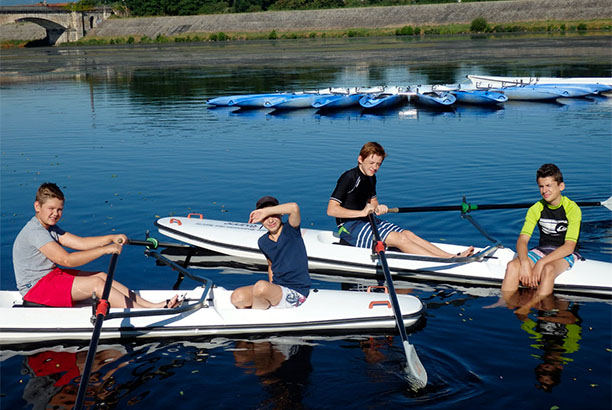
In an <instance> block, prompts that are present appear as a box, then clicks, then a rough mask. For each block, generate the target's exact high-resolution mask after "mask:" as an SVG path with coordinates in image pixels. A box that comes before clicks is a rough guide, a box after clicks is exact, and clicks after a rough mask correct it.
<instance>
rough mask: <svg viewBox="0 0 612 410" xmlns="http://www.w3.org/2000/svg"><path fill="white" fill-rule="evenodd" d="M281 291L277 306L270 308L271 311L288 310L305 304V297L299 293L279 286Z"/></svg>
mask: <svg viewBox="0 0 612 410" xmlns="http://www.w3.org/2000/svg"><path fill="white" fill-rule="evenodd" d="M279 286H280V287H281V289H282V290H283V296H282V297H281V300H280V302H278V305H274V306H272V309H288V308H294V307H298V306H300V305H301V304H302V303H304V302H306V296H304V295H302V294H301V293H299V292H296V291H295V290H293V289H289V288H287V287H285V286H281V285H279Z"/></svg>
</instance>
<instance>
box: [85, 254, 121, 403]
mask: <svg viewBox="0 0 612 410" xmlns="http://www.w3.org/2000/svg"><path fill="white" fill-rule="evenodd" d="M118 257H119V255H118V254H116V253H113V254H112V256H111V260H110V265H109V267H108V274H107V276H106V282H105V283H104V290H103V291H102V298H101V299H100V300H99V303H98V307H97V308H96V323H95V324H94V330H93V332H92V334H91V341H90V342H89V350H88V351H87V358H86V359H85V367H84V368H83V375H82V376H81V383H80V384H79V391H78V393H77V398H76V401H75V403H74V408H75V409H77V410H80V409H81V408H83V401H84V400H85V393H86V392H87V385H88V384H89V375H90V373H91V366H92V364H93V360H94V357H95V356H96V349H97V348H98V340H99V339H100V332H101V330H102V323H103V322H104V316H106V314H107V313H108V309H109V307H110V305H109V304H108V296H109V295H110V290H111V287H112V284H113V276H114V275H115V267H116V266H117V258H118Z"/></svg>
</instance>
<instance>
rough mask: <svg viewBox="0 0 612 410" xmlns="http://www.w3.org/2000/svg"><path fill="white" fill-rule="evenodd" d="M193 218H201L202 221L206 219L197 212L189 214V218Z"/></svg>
mask: <svg viewBox="0 0 612 410" xmlns="http://www.w3.org/2000/svg"><path fill="white" fill-rule="evenodd" d="M192 216H199V217H200V219H204V215H202V214H198V213H195V212H192V213H190V214H188V215H187V218H191V217H192Z"/></svg>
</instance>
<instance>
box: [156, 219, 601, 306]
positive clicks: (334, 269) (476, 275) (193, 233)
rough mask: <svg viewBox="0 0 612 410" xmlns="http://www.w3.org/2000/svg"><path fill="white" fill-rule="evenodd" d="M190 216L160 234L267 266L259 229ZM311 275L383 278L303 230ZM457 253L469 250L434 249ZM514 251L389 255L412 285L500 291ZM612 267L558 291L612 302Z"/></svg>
mask: <svg viewBox="0 0 612 410" xmlns="http://www.w3.org/2000/svg"><path fill="white" fill-rule="evenodd" d="M190 216H191V217H167V218H161V219H159V220H157V221H156V222H155V225H156V226H157V228H158V229H159V232H160V233H161V234H163V235H166V236H168V237H170V238H173V239H176V240H178V241H181V242H184V243H188V244H190V245H192V246H195V247H198V248H203V249H207V250H211V251H214V252H218V253H221V254H224V255H230V256H232V257H236V258H239V259H240V260H243V261H246V262H247V263H254V264H258V265H265V264H266V261H265V258H264V256H263V254H262V253H261V251H260V250H259V249H258V246H257V240H258V238H259V237H260V236H262V235H263V234H264V233H266V230H265V228H263V227H262V226H261V225H259V224H248V223H241V222H230V221H219V220H212V219H204V218H203V217H201V215H199V214H195V217H194V215H193V214H192V215H190ZM302 238H303V239H304V244H305V245H306V251H307V254H308V267H309V270H310V272H312V273H317V274H323V275H331V276H346V277H358V278H365V279H376V278H381V277H382V270H381V266H380V263H379V261H378V258H377V256H376V255H375V254H374V253H373V252H372V250H371V249H365V248H356V247H352V246H345V245H341V244H339V239H338V238H337V237H336V236H335V235H334V233H333V232H332V231H324V230H317V229H304V228H303V229H302ZM435 245H436V246H438V247H440V248H442V249H443V250H445V251H446V252H449V253H451V254H456V253H458V252H461V251H463V250H465V248H466V247H465V246H459V245H452V244H439V243H437V244H435ZM514 255H515V254H514V252H513V251H512V250H510V249H507V248H503V247H501V246H500V245H495V246H493V245H492V246H488V247H485V248H477V249H476V250H475V255H474V256H472V257H468V258H453V259H441V258H431V257H425V256H418V255H408V254H404V253H401V252H395V251H392V250H390V251H388V252H387V253H386V256H387V261H388V264H389V268H390V270H391V273H392V274H393V275H394V277H398V278H400V279H406V280H410V281H428V282H431V281H434V282H443V283H449V284H457V285H485V286H500V285H501V282H502V280H503V278H504V273H505V269H506V265H507V263H508V262H509V261H511V260H512V259H513V258H514ZM610 272H612V264H611V263H607V262H600V261H595V260H586V261H577V262H576V263H575V265H574V267H573V268H572V269H570V270H568V271H566V272H564V273H563V274H561V275H559V277H557V279H556V280H555V289H556V290H559V291H564V292H569V293H577V294H596V295H603V296H607V297H612V275H610Z"/></svg>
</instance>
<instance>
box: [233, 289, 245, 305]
mask: <svg viewBox="0 0 612 410" xmlns="http://www.w3.org/2000/svg"><path fill="white" fill-rule="evenodd" d="M243 300H244V297H243V295H242V292H240V291H238V290H235V291H233V292H232V294H231V295H230V302H232V305H234V306H237V305H240V304H241V302H242V301H243Z"/></svg>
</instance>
